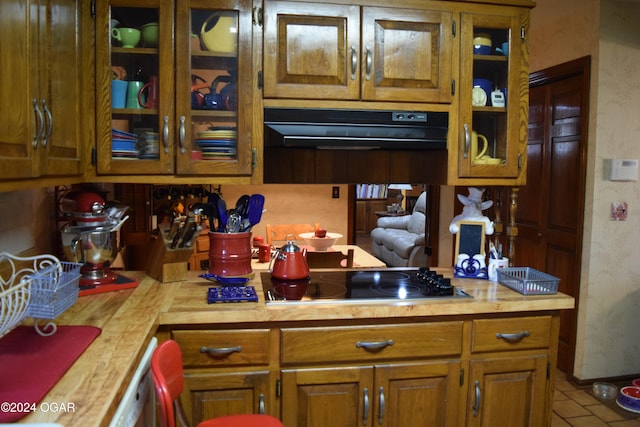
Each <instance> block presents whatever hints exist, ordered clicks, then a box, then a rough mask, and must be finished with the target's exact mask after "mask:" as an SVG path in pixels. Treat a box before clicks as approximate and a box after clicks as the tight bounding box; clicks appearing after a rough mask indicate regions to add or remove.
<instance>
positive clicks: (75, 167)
mask: <svg viewBox="0 0 640 427" xmlns="http://www.w3.org/2000/svg"><path fill="white" fill-rule="evenodd" d="M88 12H89V11H88V6H87V7H85V6H84V3H83V4H79V3H78V2H76V1H73V0H49V1H44V0H42V1H33V2H29V3H28V4H27V5H25V2H23V1H18V0H8V1H3V2H0V27H2V34H3V35H2V37H0V51H1V52H2V55H1V58H0V64H1V66H0V68H1V69H2V78H1V79H0V93H2V96H1V97H0V111H1V112H2V121H1V122H0V135H1V136H0V170H2V172H0V180H12V179H26V178H39V177H60V176H68V177H73V176H75V177H78V176H81V175H82V173H83V171H84V167H85V165H84V146H83V144H84V143H85V141H86V137H87V135H90V133H91V132H90V131H91V129H93V127H92V126H91V122H92V118H91V111H90V109H88V106H90V105H92V96H90V95H89V93H90V91H89V90H88V88H87V86H86V84H87V82H88V81H89V80H90V76H88V75H87V73H86V69H88V67H86V65H85V61H87V62H88V61H89V59H88V56H87V51H88V46H87V45H86V38H87V36H86V35H87V32H88V29H87V20H88V17H89V15H88Z"/></svg>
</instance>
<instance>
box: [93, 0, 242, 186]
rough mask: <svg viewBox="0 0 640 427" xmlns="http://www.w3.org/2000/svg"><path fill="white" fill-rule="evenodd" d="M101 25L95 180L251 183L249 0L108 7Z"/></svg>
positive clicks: (102, 6)
mask: <svg viewBox="0 0 640 427" xmlns="http://www.w3.org/2000/svg"><path fill="white" fill-rule="evenodd" d="M97 16H98V19H97V24H96V25H97V29H96V34H97V54H96V60H97V67H96V68H97V72H96V79H97V87H98V91H97V92H98V98H97V103H98V139H97V153H96V156H97V171H98V174H105V175H161V174H166V175H187V176H190V175H205V176H249V175H251V173H252V168H251V166H252V162H251V161H252V141H251V135H252V133H251V123H252V97H253V92H252V87H253V86H252V84H251V82H252V64H253V61H252V57H253V55H252V41H251V40H252V20H251V1H250V0H237V1H236V0H231V1H218V2H215V4H213V3H212V2H210V1H195V0H194V1H190V2H175V3H174V2H172V1H166V0H140V1H126V0H112V1H110V2H108V3H107V2H104V3H101V2H98V4H97ZM137 32H139V38H138V36H137V34H136V33H137ZM132 33H133V35H131V34H132ZM122 92H124V95H122Z"/></svg>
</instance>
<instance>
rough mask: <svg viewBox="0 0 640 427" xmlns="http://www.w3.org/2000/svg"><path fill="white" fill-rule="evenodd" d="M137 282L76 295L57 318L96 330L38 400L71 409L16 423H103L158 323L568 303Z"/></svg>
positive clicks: (479, 295)
mask: <svg viewBox="0 0 640 427" xmlns="http://www.w3.org/2000/svg"><path fill="white" fill-rule="evenodd" d="M124 274H125V275H126V276H127V277H131V278H133V279H136V280H138V281H139V282H140V285H139V286H138V287H137V288H135V289H129V290H122V291H117V292H111V293H105V294H97V295H90V296H84V297H80V298H79V300H78V302H77V303H76V304H75V305H74V306H72V307H71V308H70V309H69V310H68V311H67V312H65V313H64V314H63V315H62V316H61V317H59V318H58V319H56V321H55V323H57V324H58V325H94V326H98V327H100V328H101V329H102V333H101V334H100V335H99V336H98V337H97V338H96V340H95V341H94V342H93V343H92V344H91V345H90V346H89V348H88V349H87V350H86V351H85V352H84V353H83V354H82V355H81V356H80V358H79V359H78V360H77V361H76V363H75V364H74V365H73V366H72V367H71V368H70V369H69V371H67V373H66V374H65V375H64V376H63V377H62V379H61V380H60V381H59V382H58V383H57V384H56V385H55V386H54V388H53V389H52V390H51V391H50V392H49V394H47V396H45V398H44V399H43V402H49V403H50V402H71V403H73V404H74V407H75V411H74V412H58V413H53V412H38V411H36V412H34V413H32V414H29V415H28V416H27V417H25V418H23V419H22V420H21V421H20V423H42V422H57V423H60V424H62V425H64V426H79V425H82V426H106V425H108V424H109V422H110V420H111V418H112V417H113V414H114V413H115V410H116V408H117V405H118V402H119V401H120V398H121V397H122V395H123V393H124V391H125V389H126V387H127V385H128V379H129V378H130V377H131V375H132V373H133V371H134V370H135V367H136V366H137V364H138V362H139V360H140V358H141V357H142V354H143V352H144V350H145V348H146V345H147V343H148V342H149V340H150V339H151V337H153V335H154V334H155V332H156V330H157V328H158V326H159V325H178V324H208V323H218V324H221V323H236V322H252V323H255V322H292V321H313V320H340V319H344V320H349V319H371V318H389V317H393V318H402V317H407V318H408V317H411V318H415V317H430V316H438V317H440V316H452V315H474V314H486V313H510V312H534V311H553V310H561V309H570V308H573V307H574V299H573V298H572V297H569V296H567V295H564V294H556V295H545V296H523V295H520V294H518V293H516V292H514V291H511V290H510V289H507V288H506V287H504V286H502V285H499V284H497V283H493V282H488V281H486V280H470V279H461V280H454V284H455V285H456V286H457V287H459V288H461V289H463V290H464V291H465V292H467V293H469V294H470V295H472V296H473V297H474V298H473V299H457V300H424V302H422V301H421V302H418V303H413V302H389V303H387V302H383V303H381V302H376V303H370V302H369V303H337V304H335V303H330V304H326V303H323V304H306V305H305V304H282V303H279V304H265V300H264V296H263V293H262V285H261V283H260V275H259V273H256V277H255V279H254V280H253V281H251V282H250V283H249V284H251V285H253V286H255V287H256V291H257V292H258V296H259V301H258V302H257V303H237V304H232V303H226V304H207V301H206V294H207V290H208V288H209V287H211V286H213V285H214V284H213V283H212V282H209V281H207V280H204V279H201V278H199V277H198V273H195V272H190V273H189V276H188V280H187V281H184V282H175V283H159V282H157V281H155V280H153V279H151V278H149V277H148V276H146V275H145V274H144V273H142V272H126V273H124Z"/></svg>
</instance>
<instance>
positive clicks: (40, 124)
mask: <svg viewBox="0 0 640 427" xmlns="http://www.w3.org/2000/svg"><path fill="white" fill-rule="evenodd" d="M33 112H34V113H36V126H37V127H38V131H37V132H36V136H34V137H33V142H32V143H31V145H33V148H38V140H39V139H40V136H41V135H42V132H43V131H44V116H43V115H42V111H40V108H39V107H38V100H37V99H36V98H33Z"/></svg>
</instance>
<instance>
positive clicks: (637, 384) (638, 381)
mask: <svg viewBox="0 0 640 427" xmlns="http://www.w3.org/2000/svg"><path fill="white" fill-rule="evenodd" d="M631 385H632V386H634V387H640V378H636V379H635V380H633V381H631Z"/></svg>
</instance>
